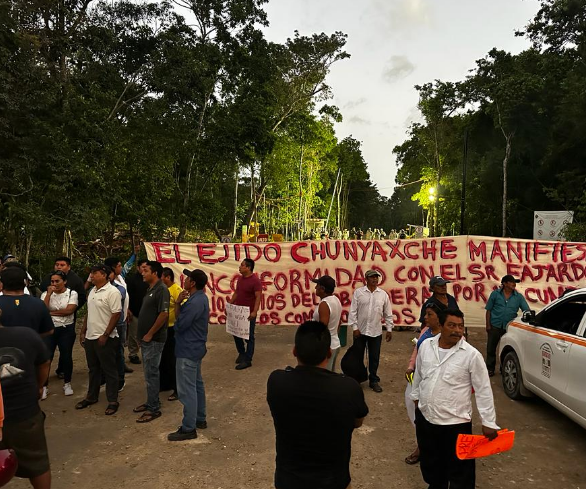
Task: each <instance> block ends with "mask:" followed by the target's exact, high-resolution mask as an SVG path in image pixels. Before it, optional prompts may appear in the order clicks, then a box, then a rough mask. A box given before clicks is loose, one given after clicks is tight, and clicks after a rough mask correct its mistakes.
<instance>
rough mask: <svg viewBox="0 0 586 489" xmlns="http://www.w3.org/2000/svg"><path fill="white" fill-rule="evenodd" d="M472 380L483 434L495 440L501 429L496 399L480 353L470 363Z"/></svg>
mask: <svg viewBox="0 0 586 489" xmlns="http://www.w3.org/2000/svg"><path fill="white" fill-rule="evenodd" d="M470 380H471V382H472V387H473V388H474V398H475V399H476V408H477V409H478V414H480V419H481V420H482V432H483V433H484V435H485V436H486V437H487V438H489V439H491V440H492V439H493V438H496V436H497V431H498V430H499V429H500V428H499V426H498V425H497V424H496V411H495V409H494V398H493V395H492V388H491V387H490V379H489V377H488V371H487V370H486V364H485V363H484V360H483V358H482V355H481V354H480V353H479V352H476V353H475V354H474V357H473V358H472V360H471V362H470Z"/></svg>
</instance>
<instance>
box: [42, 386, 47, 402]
mask: <svg viewBox="0 0 586 489" xmlns="http://www.w3.org/2000/svg"><path fill="white" fill-rule="evenodd" d="M48 395H49V388H48V387H43V394H42V395H41V401H44V400H45V399H47V396H48Z"/></svg>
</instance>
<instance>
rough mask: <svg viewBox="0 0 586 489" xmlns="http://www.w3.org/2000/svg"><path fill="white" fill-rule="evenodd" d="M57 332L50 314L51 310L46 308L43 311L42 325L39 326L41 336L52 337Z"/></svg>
mask: <svg viewBox="0 0 586 489" xmlns="http://www.w3.org/2000/svg"><path fill="white" fill-rule="evenodd" d="M35 300H38V299H35ZM53 331H55V325H54V324H53V319H51V314H50V313H49V309H48V308H46V307H44V308H43V309H42V311H41V324H40V326H39V334H40V335H41V336H50V335H52V334H53Z"/></svg>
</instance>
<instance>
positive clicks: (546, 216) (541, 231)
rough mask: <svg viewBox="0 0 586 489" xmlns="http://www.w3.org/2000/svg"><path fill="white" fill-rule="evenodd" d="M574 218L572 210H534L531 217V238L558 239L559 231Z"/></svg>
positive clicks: (561, 237) (561, 238) (559, 237)
mask: <svg viewBox="0 0 586 489" xmlns="http://www.w3.org/2000/svg"><path fill="white" fill-rule="evenodd" d="M573 219H574V212H573V211H535V215H534V219H533V239H536V240H547V241H560V240H563V239H564V237H563V236H560V231H561V230H562V229H563V227H564V226H565V225H566V224H569V223H571V222H572V221H573Z"/></svg>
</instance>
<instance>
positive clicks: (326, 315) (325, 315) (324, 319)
mask: <svg viewBox="0 0 586 489" xmlns="http://www.w3.org/2000/svg"><path fill="white" fill-rule="evenodd" d="M317 312H318V314H319V321H320V322H321V323H324V324H325V325H326V326H327V325H328V323H329V322H330V306H328V303H327V302H325V301H321V302H320V303H319V306H318V308H317Z"/></svg>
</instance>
